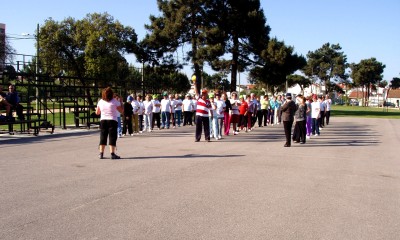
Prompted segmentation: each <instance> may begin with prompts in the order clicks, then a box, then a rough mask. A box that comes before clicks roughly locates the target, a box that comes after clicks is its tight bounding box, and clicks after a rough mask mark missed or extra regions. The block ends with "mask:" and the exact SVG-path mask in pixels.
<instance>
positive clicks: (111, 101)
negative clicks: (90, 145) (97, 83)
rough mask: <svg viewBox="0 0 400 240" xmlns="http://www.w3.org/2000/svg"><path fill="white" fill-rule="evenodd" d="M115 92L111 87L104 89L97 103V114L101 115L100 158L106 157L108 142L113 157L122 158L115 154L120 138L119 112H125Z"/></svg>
mask: <svg viewBox="0 0 400 240" xmlns="http://www.w3.org/2000/svg"><path fill="white" fill-rule="evenodd" d="M113 96H114V93H113V91H112V89H111V88H110V87H107V88H105V89H103V91H102V94H101V100H100V101H99V102H98V103H97V108H96V114H97V115H100V147H99V150H100V154H99V158H100V159H103V158H104V149H105V147H106V145H107V138H108V144H109V146H110V152H111V159H120V158H121V157H120V156H118V155H117V154H115V149H116V146H117V138H118V133H117V129H118V114H120V113H122V112H123V108H122V104H121V102H118V101H117V100H116V99H115V98H113Z"/></svg>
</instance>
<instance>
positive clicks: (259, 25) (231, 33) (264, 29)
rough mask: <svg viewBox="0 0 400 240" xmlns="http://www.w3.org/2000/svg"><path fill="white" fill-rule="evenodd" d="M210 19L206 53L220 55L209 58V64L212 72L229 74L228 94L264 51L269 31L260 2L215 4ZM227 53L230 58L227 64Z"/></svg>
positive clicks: (230, 0) (229, 0)
mask: <svg viewBox="0 0 400 240" xmlns="http://www.w3.org/2000/svg"><path fill="white" fill-rule="evenodd" d="M210 16H212V23H214V25H212V26H213V28H212V29H211V31H209V32H210V33H211V34H209V35H211V36H212V37H208V38H207V46H206V50H208V49H211V50H214V51H211V52H212V53H219V54H220V55H219V56H216V55H215V54H209V56H212V58H213V59H211V61H209V62H210V63H211V66H212V67H213V69H214V70H217V71H221V70H225V71H226V70H228V69H229V70H230V72H231V81H230V82H231V89H230V90H231V91H235V90H236V84H237V74H238V72H239V71H240V72H242V71H244V70H245V69H247V68H248V67H249V66H251V65H254V64H255V63H256V60H257V59H259V58H260V54H261V51H262V50H264V49H265V48H266V47H267V44H268V40H269V32H270V27H269V26H268V25H267V24H266V22H267V20H266V18H265V15H264V11H263V9H262V8H261V6H260V1H259V0H226V1H214V2H213V7H212V8H211V10H210ZM215 23H216V24H215ZM213 33H217V34H213ZM215 49H217V50H218V51H215ZM226 53H228V54H230V59H229V60H227V59H226V55H224V54H226Z"/></svg>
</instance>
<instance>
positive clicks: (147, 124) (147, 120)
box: [143, 94, 153, 132]
mask: <svg viewBox="0 0 400 240" xmlns="http://www.w3.org/2000/svg"><path fill="white" fill-rule="evenodd" d="M143 106H144V112H143V120H144V131H148V132H151V131H152V129H151V128H152V126H151V124H152V120H153V102H152V101H151V95H150V94H147V95H146V100H145V101H144V102H143Z"/></svg>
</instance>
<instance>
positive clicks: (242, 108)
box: [239, 95, 249, 132]
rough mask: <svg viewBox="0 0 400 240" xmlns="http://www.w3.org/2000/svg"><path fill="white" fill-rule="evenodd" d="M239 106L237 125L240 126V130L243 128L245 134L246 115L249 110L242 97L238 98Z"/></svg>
mask: <svg viewBox="0 0 400 240" xmlns="http://www.w3.org/2000/svg"><path fill="white" fill-rule="evenodd" d="M239 100H240V102H241V104H240V106H239V119H240V120H239V124H240V130H243V128H245V130H246V132H247V128H246V127H245V126H247V114H248V110H249V105H248V104H247V102H246V100H245V99H244V97H243V95H242V96H240V98H239Z"/></svg>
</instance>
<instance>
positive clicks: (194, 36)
mask: <svg viewBox="0 0 400 240" xmlns="http://www.w3.org/2000/svg"><path fill="white" fill-rule="evenodd" d="M193 9H194V8H193ZM195 15H196V14H195V13H192V19H191V20H192V26H191V28H192V29H191V35H192V39H191V41H192V54H193V56H192V62H193V66H194V74H195V76H196V83H195V84H196V88H197V93H196V94H199V95H200V92H201V78H202V76H201V69H200V64H199V60H198V56H197V48H198V46H197V39H198V36H197V34H196V29H197V26H196V19H195Z"/></svg>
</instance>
